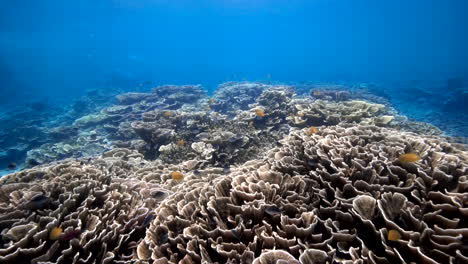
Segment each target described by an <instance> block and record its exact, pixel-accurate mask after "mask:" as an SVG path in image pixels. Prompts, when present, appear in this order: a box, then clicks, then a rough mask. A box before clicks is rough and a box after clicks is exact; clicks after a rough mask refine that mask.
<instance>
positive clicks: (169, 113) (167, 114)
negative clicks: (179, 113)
mask: <svg viewBox="0 0 468 264" xmlns="http://www.w3.org/2000/svg"><path fill="white" fill-rule="evenodd" d="M163 115H164V116H165V117H171V116H172V115H173V113H172V112H171V111H164V113H163Z"/></svg>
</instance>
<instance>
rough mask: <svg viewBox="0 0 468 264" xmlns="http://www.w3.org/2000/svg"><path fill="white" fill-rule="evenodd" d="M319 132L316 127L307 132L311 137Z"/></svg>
mask: <svg viewBox="0 0 468 264" xmlns="http://www.w3.org/2000/svg"><path fill="white" fill-rule="evenodd" d="M318 132H319V130H318V128H316V127H314V126H311V127H309V129H308V130H307V134H309V135H313V134H317V133H318Z"/></svg>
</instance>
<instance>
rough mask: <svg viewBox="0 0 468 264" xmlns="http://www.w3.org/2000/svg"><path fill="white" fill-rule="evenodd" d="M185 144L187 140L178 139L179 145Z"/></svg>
mask: <svg viewBox="0 0 468 264" xmlns="http://www.w3.org/2000/svg"><path fill="white" fill-rule="evenodd" d="M183 145H185V140H183V139H179V140H177V146H179V147H182V146H183Z"/></svg>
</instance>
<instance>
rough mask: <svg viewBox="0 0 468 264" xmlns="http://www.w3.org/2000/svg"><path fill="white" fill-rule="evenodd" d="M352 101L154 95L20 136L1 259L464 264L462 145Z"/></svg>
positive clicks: (257, 89) (235, 92)
mask: <svg viewBox="0 0 468 264" xmlns="http://www.w3.org/2000/svg"><path fill="white" fill-rule="evenodd" d="M359 89H363V88H362V87H358V88H356V89H354V90H353V89H351V90H349V91H348V90H347V88H346V87H344V86H323V85H321V86H315V87H312V90H311V91H310V93H303V92H301V94H300V95H297V94H296V90H295V88H294V87H292V86H285V85H271V84H260V83H247V82H244V83H226V84H222V85H220V88H219V90H218V91H217V92H216V93H215V94H214V96H213V97H208V95H207V93H206V92H205V91H204V90H203V89H202V87H201V86H197V85H182V86H175V85H165V86H159V87H155V88H154V89H152V90H151V91H150V92H138V93H134V92H132V93H124V94H120V95H118V96H117V97H116V101H115V103H116V104H114V105H108V106H107V107H105V108H99V109H98V108H95V111H90V110H89V109H91V108H93V106H92V105H93V104H91V103H90V104H83V105H81V104H78V105H76V106H74V108H76V109H75V110H79V109H88V110H89V111H88V110H83V111H82V112H81V114H80V115H76V116H74V118H72V119H70V120H68V121H69V122H68V123H61V122H59V123H57V125H56V126H34V125H31V124H28V125H31V126H30V127H31V128H32V129H38V130H34V131H33V130H32V131H33V132H31V133H32V134H31V137H32V136H33V135H36V133H38V132H40V133H42V134H40V136H38V139H37V140H38V141H37V144H38V145H40V147H35V148H33V149H31V147H30V146H28V147H26V148H25V150H23V151H27V153H28V154H27V162H28V164H29V166H30V167H31V168H28V169H24V170H21V171H18V172H15V173H12V174H9V175H7V176H4V177H2V178H0V263H122V264H123V263H128V264H130V263H134V264H135V263H141V264H149V263H255V264H259V263H466V262H468V248H467V247H466V241H468V232H467V231H466V230H468V223H467V222H466V220H465V219H466V218H467V217H468V198H467V196H466V193H467V192H468V178H467V175H468V152H467V151H466V145H464V144H460V143H458V140H456V139H453V138H446V137H441V136H438V135H439V134H441V131H440V130H439V129H437V128H436V127H434V126H432V125H430V124H426V123H419V122H415V121H412V120H410V119H408V118H406V117H405V116H402V115H400V114H398V113H397V112H396V111H395V109H393V108H392V107H391V106H390V105H388V104H386V103H385V100H377V101H373V100H369V99H372V98H373V97H372V96H370V95H369V94H367V93H366V94H363V95H362V96H361V97H360V96H359V92H358V91H360V90H359ZM316 91H319V92H320V93H319V94H317V93H316ZM93 94H94V93H93ZM309 94H310V95H309ZM88 106H89V107H88ZM35 107H43V106H40V105H38V106H35ZM75 110H73V111H75ZM31 122H32V121H31ZM5 135H6V134H5ZM25 135H27V133H26V132H22V133H21V135H20V136H22V137H25ZM42 137H44V138H45V139H43V138H42ZM2 139H3V140H6V137H5V138H2ZM32 140H35V139H34V138H33V139H32ZM20 142H27V140H26V138H24V140H23V141H20ZM452 142H453V143H452ZM405 154H407V155H408V154H410V155H411V157H412V158H411V159H403V158H401V157H402V155H405ZM403 157H404V156H403Z"/></svg>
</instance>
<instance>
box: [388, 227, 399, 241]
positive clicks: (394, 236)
mask: <svg viewBox="0 0 468 264" xmlns="http://www.w3.org/2000/svg"><path fill="white" fill-rule="evenodd" d="M387 239H388V240H390V241H398V240H400V239H401V234H400V232H398V231H397V230H395V229H390V230H388V236H387Z"/></svg>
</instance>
